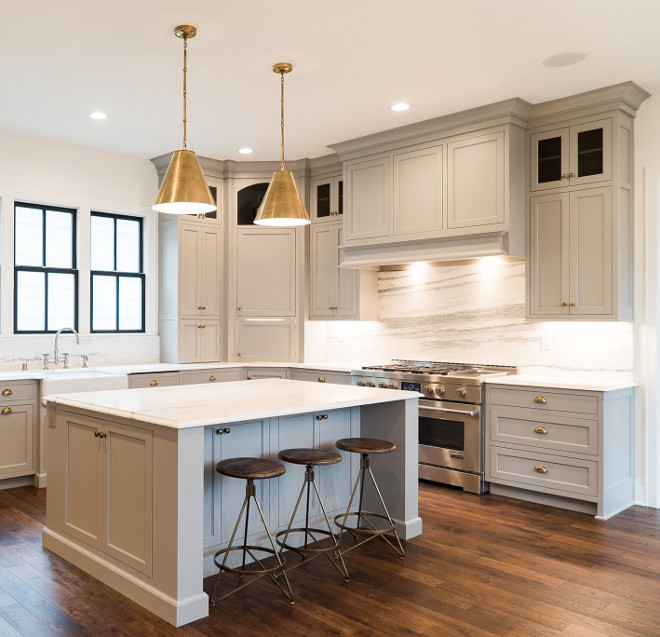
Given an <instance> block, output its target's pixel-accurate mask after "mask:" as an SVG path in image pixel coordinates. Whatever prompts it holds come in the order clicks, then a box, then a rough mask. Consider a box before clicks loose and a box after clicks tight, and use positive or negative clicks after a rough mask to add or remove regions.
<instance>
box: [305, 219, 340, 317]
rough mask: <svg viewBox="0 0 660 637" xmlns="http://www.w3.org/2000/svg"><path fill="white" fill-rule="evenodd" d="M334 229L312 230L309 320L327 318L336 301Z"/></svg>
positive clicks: (328, 226)
mask: <svg viewBox="0 0 660 637" xmlns="http://www.w3.org/2000/svg"><path fill="white" fill-rule="evenodd" d="M336 236H337V235H336V229H335V227H334V226H332V225H324V226H320V227H318V226H317V227H314V228H312V254H311V266H312V272H311V286H312V289H311V307H310V315H311V318H328V317H330V316H331V315H332V310H331V309H330V308H331V307H333V306H334V305H336V303H335V299H336V291H335V287H336V278H337V276H338V268H337V266H338V263H337V259H336V254H337V245H336Z"/></svg>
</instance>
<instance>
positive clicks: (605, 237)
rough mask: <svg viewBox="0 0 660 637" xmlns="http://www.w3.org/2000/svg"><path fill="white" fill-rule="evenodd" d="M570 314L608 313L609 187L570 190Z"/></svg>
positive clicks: (610, 265) (610, 272)
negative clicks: (571, 191)
mask: <svg viewBox="0 0 660 637" xmlns="http://www.w3.org/2000/svg"><path fill="white" fill-rule="evenodd" d="M571 241H572V244H573V245H572V246H571V272H572V276H571V291H570V298H571V303H574V306H572V307H571V313H572V314H611V313H612V285H613V262H612V191H611V189H610V188H609V187H605V188H592V189H589V190H580V191H578V192H573V193H571Z"/></svg>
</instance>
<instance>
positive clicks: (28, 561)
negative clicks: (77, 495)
mask: <svg viewBox="0 0 660 637" xmlns="http://www.w3.org/2000/svg"><path fill="white" fill-rule="evenodd" d="M45 496H46V492H45V490H38V489H34V488H31V487H22V488H17V489H8V490H5V491H0V636H2V637H5V636H11V637H16V636H17V635H23V636H25V637H49V636H53V635H66V636H78V635H93V636H94V637H96V636H103V635H124V636H131V637H133V636H135V637H138V636H139V637H144V636H154V637H156V636H157V637H162V636H167V635H178V636H181V637H196V636H200V635H217V636H223V637H225V636H228V637H233V636H237V637H243V636H250V637H252V636H260V637H261V636H263V637H296V636H305V637H308V636H310V635H311V636H314V635H343V636H351V637H368V636H372V635H387V636H388V637H397V636H400V635H401V636H403V635H406V636H421V635H424V636H443V637H444V636H453V635H463V636H465V635H468V636H475V637H480V636H484V637H486V636H494V635H497V636H506V637H535V636H539V637H550V636H555V635H558V636H561V637H595V636H599V635H606V636H608V637H632V636H633V635H636V636H640V635H641V636H644V637H651V636H654V635H660V511H659V510H656V509H644V508H641V507H633V508H632V509H629V510H628V511H626V512H624V513H622V514H619V515H618V516H616V517H614V518H612V519H611V520H609V521H607V522H599V521H598V520H595V519H594V518H592V517H590V516H587V515H585V514H581V513H572V512H568V511H563V510H560V509H553V508H549V507H543V506H539V505H534V504H530V503H526V502H519V501H516V500H510V499H507V498H502V497H498V496H492V495H486V496H481V497H479V496H475V495H470V494H465V493H463V492H461V491H457V490H454V489H450V488H446V487H440V486H437V485H430V484H425V483H421V484H420V515H421V517H422V519H423V521H424V534H423V535H422V536H421V537H419V538H415V539H414V540H412V541H410V542H408V543H407V545H406V550H407V555H406V559H405V560H401V559H398V558H397V556H396V555H395V554H394V552H393V551H392V550H391V549H390V548H389V547H387V546H386V545H385V543H384V542H381V541H380V540H378V541H377V542H370V543H369V544H367V545H365V546H363V547H361V548H360V549H358V550H356V551H352V552H350V553H349V554H348V555H347V556H346V562H347V565H348V568H349V571H350V574H351V581H350V582H349V583H345V582H344V581H343V580H342V579H341V577H340V576H339V574H338V573H337V572H336V571H335V570H334V568H333V567H332V565H331V564H330V563H329V562H328V561H327V560H325V559H323V558H321V559H317V560H316V561H314V562H313V563H312V564H310V565H307V566H304V567H302V568H298V569H295V570H294V571H293V572H292V573H290V578H291V584H292V587H293V589H294V593H295V594H296V603H295V605H290V604H288V603H287V601H286V599H285V598H284V596H283V595H282V594H281V593H280V592H279V591H278V590H277V589H276V588H275V587H274V586H273V584H272V583H271V582H269V581H268V580H267V579H264V580H261V581H259V582H257V583H255V584H253V585H251V586H249V587H247V588H246V589H245V590H244V591H242V592H241V593H239V594H237V595H234V596H232V597H229V598H228V599H226V600H224V601H222V602H219V604H218V606H217V607H216V608H212V609H211V614H210V616H209V617H208V618H206V619H203V620H199V621H197V622H194V623H193V624H189V625H188V626H184V627H182V628H179V629H175V628H173V627H172V626H170V625H169V624H167V623H165V622H163V621H162V620H160V619H158V618H156V617H155V616H153V615H152V614H150V613H148V612H147V611H145V610H143V609H142V608H141V607H139V606H137V605H136V604H134V603H133V602H131V601H130V600H128V599H127V598H125V597H123V596H121V595H119V594H117V593H115V592H114V591H113V590H111V589H110V588H108V587H106V586H104V585H103V584H101V583H100V582H98V581H97V580H95V579H94V578H92V577H90V576H88V575H86V574H85V573H83V572H81V571H80V570H78V569H77V568H75V567H73V566H71V565H69V564H68V563H67V562H65V561H63V560H61V559H60V558H58V557H57V556H55V555H53V554H52V553H49V552H48V551H45V550H44V549H42V547H41V529H42V528H43V526H44V524H45V521H46V512H45V511H46V498H45ZM212 585H213V582H212V578H209V580H208V581H206V582H205V587H206V589H207V590H210V589H211V587H212Z"/></svg>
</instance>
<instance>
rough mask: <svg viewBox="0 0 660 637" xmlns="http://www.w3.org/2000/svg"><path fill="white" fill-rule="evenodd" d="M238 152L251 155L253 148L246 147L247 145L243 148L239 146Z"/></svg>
mask: <svg viewBox="0 0 660 637" xmlns="http://www.w3.org/2000/svg"><path fill="white" fill-rule="evenodd" d="M238 152H239V153H240V154H241V155H251V154H252V153H253V152H254V150H253V149H252V148H248V147H247V146H246V147H245V148H239V149H238Z"/></svg>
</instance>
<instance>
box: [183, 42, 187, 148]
mask: <svg viewBox="0 0 660 637" xmlns="http://www.w3.org/2000/svg"><path fill="white" fill-rule="evenodd" d="M187 60H188V36H186V35H184V36H183V148H184V149H185V148H187V145H186V144H187V141H186V125H187V124H188V118H187V115H186V97H187V95H188V91H187V89H186V71H187V70H188V67H187Z"/></svg>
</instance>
